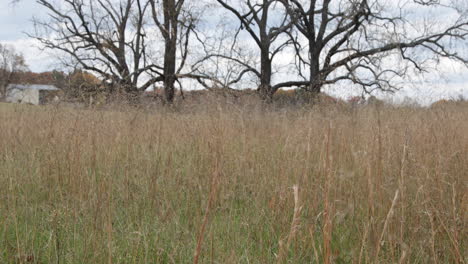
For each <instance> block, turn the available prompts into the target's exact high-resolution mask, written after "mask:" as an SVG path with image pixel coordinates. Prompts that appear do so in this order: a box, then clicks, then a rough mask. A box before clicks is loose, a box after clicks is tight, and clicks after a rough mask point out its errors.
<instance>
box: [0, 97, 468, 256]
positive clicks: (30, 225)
mask: <svg viewBox="0 0 468 264" xmlns="http://www.w3.org/2000/svg"><path fill="white" fill-rule="evenodd" d="M467 131H468V108H467V107H466V104H465V105H462V104H460V105H459V104H457V105H446V106H444V107H436V108H430V109H423V108H420V109H414V108H409V107H405V108H392V107H385V106H381V105H375V106H367V107H350V106H343V105H341V104H339V105H337V104H333V105H321V106H316V107H312V108H310V107H305V108H296V109H288V108H282V109H280V110H276V109H272V108H271V107H268V106H266V107H258V108H248V109H247V108H244V107H241V106H238V105H235V104H232V105H225V104H221V103H220V104H216V106H215V107H205V108H203V109H202V108H201V107H200V109H198V108H197V110H190V109H186V108H184V109H179V108H175V109H160V110H158V111H156V112H155V111H151V112H149V111H143V110H134V109H118V110H105V111H104V110H85V109H82V110H77V109H72V108H64V107H59V106H57V107H29V106H19V105H6V104H0V201H2V202H1V203H0V216H1V217H0V263H28V262H29V263H105V262H108V263H194V262H198V263H274V262H281V263H466V262H467V261H468V260H467V256H468V252H467V248H468V239H467V237H468V234H467V228H466V227H467V226H466V225H467V223H468V217H467V212H468V196H467V189H466V187H467V182H468V181H467V180H468V133H467ZM293 186H297V187H295V188H296V189H294V188H293V191H291V187H293ZM292 193H293V194H294V195H292Z"/></svg>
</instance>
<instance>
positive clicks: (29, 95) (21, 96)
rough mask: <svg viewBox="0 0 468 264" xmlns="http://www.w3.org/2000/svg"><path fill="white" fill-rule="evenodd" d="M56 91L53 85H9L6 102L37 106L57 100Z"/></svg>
mask: <svg viewBox="0 0 468 264" xmlns="http://www.w3.org/2000/svg"><path fill="white" fill-rule="evenodd" d="M58 91H59V89H58V88H57V87H55V86H53V85H39V84H29V85H22V84H10V85H8V87H7V96H6V101H7V102H10V103H25V104H33V105H39V104H43V103H45V102H47V101H51V100H58V96H57V92H58ZM51 97H52V98H51Z"/></svg>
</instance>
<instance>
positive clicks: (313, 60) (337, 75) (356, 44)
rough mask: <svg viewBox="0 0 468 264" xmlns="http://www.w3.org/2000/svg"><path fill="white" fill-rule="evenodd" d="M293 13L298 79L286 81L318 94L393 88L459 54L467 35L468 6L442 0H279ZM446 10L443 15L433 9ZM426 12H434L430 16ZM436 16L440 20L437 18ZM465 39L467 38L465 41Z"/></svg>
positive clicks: (459, 58)
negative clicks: (343, 87)
mask: <svg viewBox="0 0 468 264" xmlns="http://www.w3.org/2000/svg"><path fill="white" fill-rule="evenodd" d="M282 1H283V2H285V3H289V5H288V11H289V14H290V15H291V16H294V17H295V18H296V20H295V21H296V23H295V28H296V29H297V31H296V33H297V34H291V39H292V40H293V42H294V47H295V51H296V52H295V53H296V56H297V59H296V65H297V69H298V72H299V76H301V77H302V80H299V81H292V82H287V83H284V87H287V86H290V87H292V86H299V87H302V88H304V89H306V90H308V91H311V92H313V93H319V92H320V91H321V89H322V87H323V86H324V85H326V84H333V83H337V82H339V81H344V80H346V81H348V82H352V83H354V84H356V85H358V86H360V87H362V88H363V89H364V91H366V92H371V91H373V90H376V89H378V90H390V91H391V90H394V89H397V88H398V86H397V82H395V81H394V80H401V79H402V78H404V77H405V76H406V75H408V73H411V72H413V71H411V70H412V69H416V70H417V71H424V70H425V69H426V66H431V65H434V63H436V62H438V61H440V59H441V58H448V59H450V60H455V61H458V62H461V63H464V64H465V65H468V57H467V56H463V55H462V54H460V53H459V49H460V47H462V46H463V41H466V37H467V36H468V17H467V14H468V12H467V11H468V10H467V6H466V4H465V6H462V5H458V4H457V3H456V1H445V0H440V1H439V0H438V1H432V0H406V1H398V2H396V1H395V2H393V1H382V0H337V1H331V0H307V1H306V0H282ZM440 12H445V16H436V15H434V14H436V13H440ZM425 14H432V17H431V18H430V19H428V18H427V17H424V15H425ZM438 18H440V19H441V20H438ZM465 43H466V42H465Z"/></svg>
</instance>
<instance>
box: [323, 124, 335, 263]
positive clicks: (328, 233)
mask: <svg viewBox="0 0 468 264" xmlns="http://www.w3.org/2000/svg"><path fill="white" fill-rule="evenodd" d="M331 126H332V125H331V123H330V124H329V125H328V131H327V137H326V157H325V177H326V178H325V193H324V196H325V201H324V204H325V206H324V212H323V217H324V224H323V257H324V263H325V264H330V261H331V239H332V231H333V223H332V220H331V214H332V205H331V204H330V197H329V196H330V188H331V184H332V168H331V162H332V158H331V150H330V146H331Z"/></svg>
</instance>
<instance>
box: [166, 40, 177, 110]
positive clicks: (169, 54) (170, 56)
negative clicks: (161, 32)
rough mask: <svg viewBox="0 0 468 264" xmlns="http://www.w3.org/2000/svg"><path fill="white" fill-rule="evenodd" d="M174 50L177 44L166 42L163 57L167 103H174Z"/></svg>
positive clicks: (172, 41)
mask: <svg viewBox="0 0 468 264" xmlns="http://www.w3.org/2000/svg"><path fill="white" fill-rule="evenodd" d="M176 49H177V42H176V41H175V39H168V40H166V47H165V55H164V95H165V98H166V101H167V102H168V103H172V102H174V96H175V81H176V76H175V71H176Z"/></svg>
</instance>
